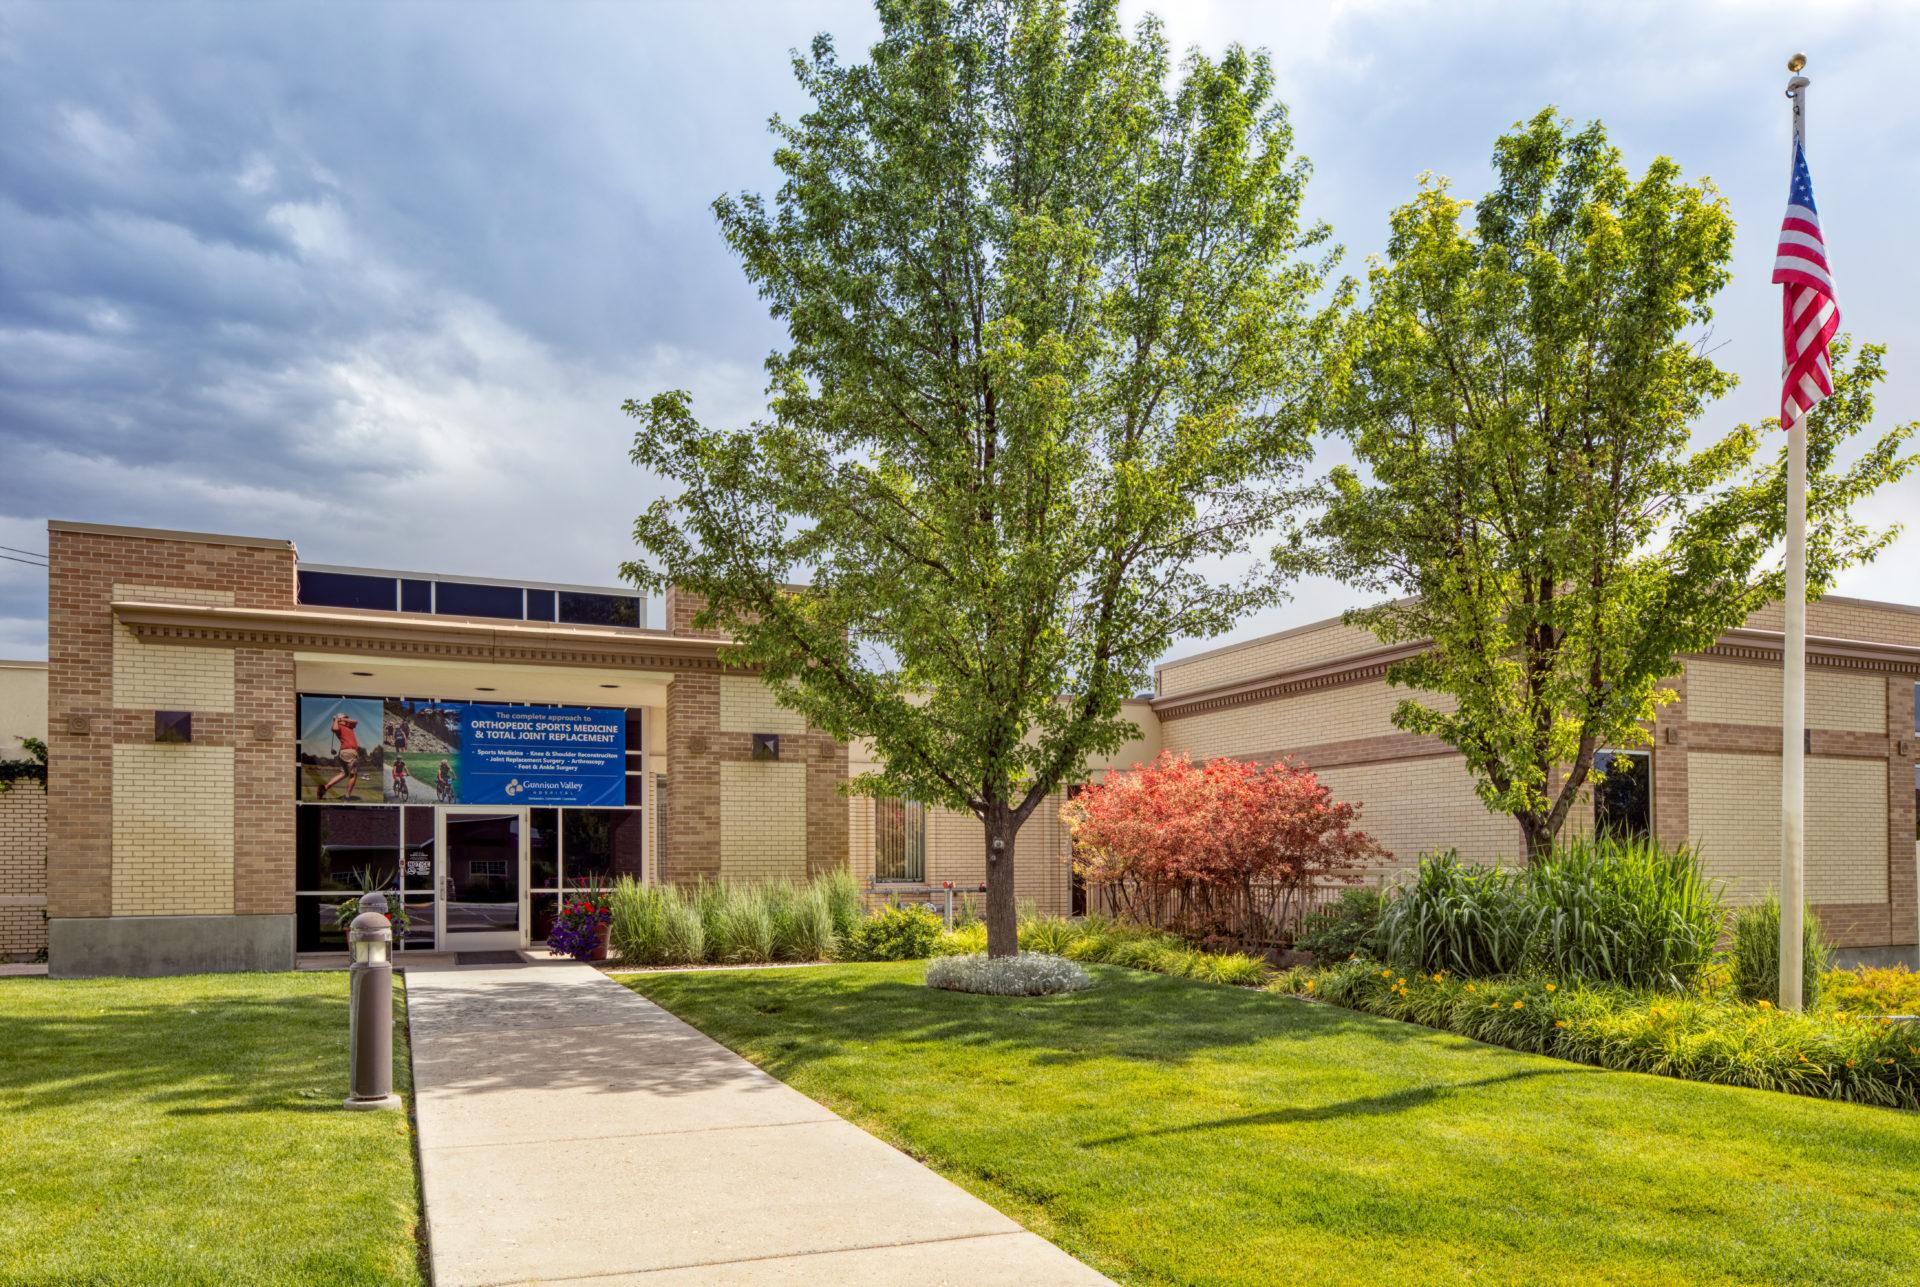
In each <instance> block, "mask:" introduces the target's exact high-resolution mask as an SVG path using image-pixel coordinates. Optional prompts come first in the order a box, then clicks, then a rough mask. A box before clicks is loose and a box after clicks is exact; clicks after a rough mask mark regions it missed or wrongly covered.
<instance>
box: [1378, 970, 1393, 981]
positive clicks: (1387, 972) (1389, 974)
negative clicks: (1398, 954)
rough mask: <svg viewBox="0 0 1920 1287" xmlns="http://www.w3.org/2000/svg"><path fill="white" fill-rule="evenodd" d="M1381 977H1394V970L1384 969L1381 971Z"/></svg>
mask: <svg viewBox="0 0 1920 1287" xmlns="http://www.w3.org/2000/svg"><path fill="white" fill-rule="evenodd" d="M1380 977H1381V978H1383V979H1390V978H1392V977H1393V971H1392V970H1382V971H1380Z"/></svg>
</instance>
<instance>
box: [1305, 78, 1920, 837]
mask: <svg viewBox="0 0 1920 1287" xmlns="http://www.w3.org/2000/svg"><path fill="white" fill-rule="evenodd" d="M1493 164H1494V174H1495V182H1494V186H1493V190H1492V191H1491V192H1489V193H1488V194H1487V195H1486V196H1485V197H1484V198H1483V199H1482V200H1481V201H1480V202H1479V204H1478V205H1477V206H1470V205H1469V203H1467V202H1465V201H1462V200H1460V199H1458V198H1456V197H1454V196H1453V195H1452V193H1451V192H1450V191H1449V189H1448V186H1447V184H1446V182H1445V181H1444V180H1435V179H1427V180H1423V182H1422V184H1421V188H1420V191H1419V194H1418V195H1417V196H1416V197H1415V198H1414V199H1413V201H1411V202H1410V203H1408V204H1407V205H1405V206H1402V207H1401V208H1400V209H1398V210H1397V211H1395V212H1394V214H1393V217H1392V233H1391V237H1390V239H1389V242H1388V247H1387V253H1386V255H1385V257H1384V258H1383V259H1382V260H1380V261H1378V262H1376V263H1375V264H1374V265H1373V266H1372V269H1371V272H1370V275H1369V276H1370V291H1369V298H1368V299H1367V301H1366V303H1365V305H1364V306H1363V307H1360V308H1358V309H1356V310H1355V311H1354V312H1353V313H1352V315H1351V316H1350V318H1349V319H1348V320H1347V322H1346V323H1345V325H1344V327H1343V331H1342V335H1341V339H1340V349H1341V356H1340V359H1339V362H1338V364H1337V366H1338V373H1337V377H1336V379H1335V380H1334V382H1333V385H1332V388H1331V390H1330V397H1329V399H1328V402H1327V404H1326V405H1325V408H1324V418H1323V421H1322V423H1323V425H1324V427H1326V428H1328V429H1330V430H1333V431H1335V432H1337V433H1339V434H1341V435H1343V436H1344V437H1345V438H1346V439H1347V440H1348V441H1349V442H1350V443H1351V444H1352V446H1353V450H1354V454H1355V457H1356V459H1357V461H1358V463H1359V465H1360V466H1361V469H1360V470H1359V471H1356V470H1353V469H1346V468H1342V469H1338V470H1336V471H1335V472H1334V474H1333V477H1332V478H1331V480H1330V485H1329V487H1328V489H1327V491H1326V494H1325V499H1326V502H1327V505H1326V509H1325V510H1324V513H1323V514H1322V516H1321V517H1320V518H1319V520H1318V521H1317V524H1316V530H1317V534H1318V536H1319V538H1320V542H1321V544H1320V549H1321V552H1322V553H1323V554H1325V555H1326V556H1327V557H1328V558H1329V560H1330V563H1331V566H1332V567H1333V568H1334V569H1335V570H1336V571H1337V572H1338V573H1339V574H1341V575H1342V576H1343V577H1344V578H1345V579H1347V580H1348V581H1350V582H1351V583H1353V584H1355V585H1358V586H1361V587H1364V588H1367V589H1370V590H1373V591H1376V592H1381V593H1384V594H1387V595H1391V596H1394V597H1393V599H1392V601H1390V602H1386V603H1382V604H1380V605H1379V606H1377V607H1373V608H1368V609H1365V610H1362V611H1357V612H1353V613H1350V614H1349V619H1350V620H1353V621H1356V622H1358V623H1360V624H1363V625H1365V626H1367V627H1369V628H1371V629H1372V630H1373V631H1374V633H1375V634H1376V635H1378V636H1379V637H1380V638H1381V639H1382V640H1383V641H1386V642H1390V643H1400V642H1409V641H1414V640H1430V641H1431V645H1432V646H1431V647H1430V649H1428V650H1427V651H1425V652H1423V653H1421V654H1420V655H1418V656H1416V657H1414V658H1412V659H1410V660H1407V661H1403V662H1400V663H1399V664H1397V665H1395V666H1393V667H1392V668H1391V669H1390V671H1389V679H1390V680H1391V681H1392V682H1394V683H1396V684H1403V685H1406V686H1408V687H1410V688H1414V689H1418V690H1423V691H1424V693H1425V694H1426V696H1425V697H1424V698H1418V697H1416V698H1409V699H1407V700H1405V701H1403V702H1402V703H1401V704H1400V706H1399V708H1398V709H1397V711H1396V712H1395V715H1394V720H1395V723H1396V724H1397V725H1398V726H1399V727H1401V728H1403V729H1407V730H1409V731H1412V732H1416V733H1424V734H1431V735H1433V736H1436V737H1439V738H1441V739H1442V740H1444V741H1446V742H1447V743H1448V744H1450V745H1452V746H1454V747H1456V748H1458V749H1459V750H1460V751H1461V752H1462V754H1463V755H1464V756H1465V758H1466V761H1467V765H1468V768H1469V769H1470V770H1471V771H1472V773H1473V774H1474V776H1475V779H1476V782H1477V785H1478V789H1479V793H1480V796H1481V798H1482V799H1483V800H1484V801H1485V802H1486V804H1487V806H1488V807H1489V808H1492V809H1497V810H1501V811H1504V812H1507V813H1511V814H1512V815H1513V816H1514V817H1515V819H1516V820H1517V821H1518V823H1519V827H1520V831H1521V835H1522V838H1523V841H1524V843H1525V845H1526V848H1527V852H1528V853H1529V854H1530V855H1537V854H1539V853H1540V852H1542V851H1543V850H1544V848H1545V847H1546V845H1547V844H1548V843H1549V842H1550V841H1551V840H1552V838H1553V837H1554V836H1555V835H1556V834H1557V833H1558V832H1559V830H1560V827H1561V825H1562V824H1563V823H1564V822H1565V820H1566V817H1567V814H1568V810H1569V809H1570V807H1571V806H1572V804H1573V803H1574V800H1575V798H1576V796H1577V795H1578V793H1579V791H1580V789H1581V787H1582V786H1584V785H1585V784H1587V783H1588V782H1589V781H1591V780H1593V778H1594V776H1595V771H1594V769H1593V753H1594V751H1595V750H1596V749H1598V748H1602V747H1630V746H1633V745H1635V744H1639V743H1645V742H1647V741H1648V740H1649V735H1648V733H1647V732H1646V729H1645V722H1646V721H1648V720H1650V719H1651V718H1652V716H1653V714H1654V710H1655V708H1656V706H1657V705H1659V704H1660V703H1661V702H1663V701H1665V700H1668V699H1670V698H1671V696H1672V693H1671V691H1670V690H1668V689H1664V688H1662V687H1661V681H1662V680H1663V679H1665V678H1667V677H1669V676H1671V675H1673V674H1675V673H1676V672H1677V671H1678V669H1679V658H1680V656H1681V655H1682V654H1685V653H1688V652H1693V651H1697V650H1699V649H1702V648H1705V647H1707V646H1709V645H1710V644H1712V643H1713V641H1714V640H1715V638H1717V637H1718V636H1719V635H1720V634H1721V632H1723V631H1725V630H1727V629H1728V628H1730V627H1734V626H1738V625H1740V624H1741V623H1742V622H1744V621H1745V620H1746V619H1747V617H1748V616H1749V615H1750V614H1751V613H1752V612H1753V611H1754V610H1755V609H1757V608H1759V607H1760V606H1762V605H1763V604H1765V603H1767V602H1768V601H1770V600H1772V599H1776V598H1778V597H1779V596H1780V594H1781V593H1782V577H1781V572H1780V569H1779V566H1778V563H1777V560H1776V557H1775V547H1776V545H1777V543H1778V541H1779V540H1780V538H1781V536H1782V534H1783V531H1784V525H1785V502H1784V498H1785V474H1784V468H1785V464H1784V462H1785V455H1784V437H1782V436H1776V435H1775V434H1772V433H1769V432H1766V431H1767V430H1770V429H1777V424H1775V423H1772V422H1769V423H1767V424H1764V425H1763V426H1762V427H1761V429H1759V430H1756V429H1754V428H1753V427H1751V426H1746V425H1742V426H1741V427H1739V428H1737V429H1735V430H1733V431H1732V432H1731V433H1728V434H1726V435H1724V436H1722V437H1720V438H1718V439H1717V440H1714V441H1712V442H1709V443H1708V444H1707V445H1705V446H1704V447H1701V448H1700V449H1698V450H1696V449H1695V448H1694V446H1693V435H1692V432H1691V428H1690V426H1691V425H1692V424H1693V423H1694V422H1695V421H1696V420H1697V419H1698V418H1699V417H1700V415H1701V414H1702V412H1703V411H1704V410H1705V408H1706V406H1707V404H1708V403H1709V402H1710V401H1711V400H1713V399H1715V398H1717V397H1720V396H1721V395H1723V394H1725V393H1727V392H1728V391H1729V390H1730V389H1731V388H1732V387H1733V378H1732V377H1731V376H1730V375H1728V374H1727V373H1726V372H1724V371H1722V370H1721V369H1720V368H1719V367H1717V366H1716V365H1715V364H1714V362H1713V360H1712V358H1711V356H1710V355H1709V353H1708V352H1707V348H1706V344H1705V341H1704V339H1703V338H1701V336H1702V332H1703V329H1704V328H1705V326H1706V324H1707V323H1708V322H1709V320H1710V318H1711V316H1712V311H1711V308H1710V301H1711V300H1712V298H1713V296H1714V294H1715V293H1716V292H1717V291H1718V290H1719V289H1720V288H1721V287H1722V286H1723V285H1724V284H1725V283H1726V281H1727V277H1728V264H1729V262H1730V260H1731V256H1732V250H1733V220H1732V218H1731V216H1730V215H1729V213H1728V211H1727V208H1726V204H1725V202H1724V201H1722V200H1721V198H1720V197H1719V195H1718V194H1717V193H1716V192H1715V190H1714V189H1713V187H1712V185H1711V184H1710V183H1708V182H1706V181H1700V182H1688V181H1687V180H1685V179H1684V178H1683V177H1682V175H1681V173H1680V169H1679V167H1678V166H1677V165H1676V164H1675V163H1674V162H1673V161H1671V160H1669V159H1667V158H1665V157H1661V158H1657V159H1656V160H1655V161H1654V162H1653V163H1652V164H1651V165H1649V166H1648V167H1647V170H1646V172H1645V173H1644V174H1642V175H1641V176H1639V177H1638V178H1637V179H1636V178H1634V177H1632V176H1631V175H1630V174H1629V173H1628V171H1627V169H1626V167H1625V165H1624V164H1623V163H1622V161H1621V157H1620V152H1619V150H1618V149H1617V148H1615V147H1613V146H1612V145H1611V144H1609V143H1608V142H1607V136H1606V133H1605V131H1604V130H1603V129H1602V127H1601V126H1600V124H1599V123H1598V122H1595V123H1593V124H1590V125H1588V126H1586V127H1585V128H1583V129H1579V130H1574V129H1573V128H1572V126H1571V125H1570V123H1569V122H1567V121H1565V120H1564V119H1563V118H1561V117H1559V116H1558V115H1557V114H1556V113H1554V112H1553V111H1552V110H1551V109H1549V110H1547V111H1543V112H1541V113H1540V114H1539V115H1538V116H1536V117H1534V118H1533V119H1532V120H1531V121H1529V122H1526V123H1524V124H1522V125H1519V126H1516V127H1515V131H1514V132H1513V133H1511V134H1508V135H1506V136H1505V137H1503V138H1501V139H1500V140H1499V142H1498V143H1497V144H1496V145H1495V148H1494V157H1493ZM1881 357H1882V351H1881V350H1880V349H1879V348H1877V347H1873V346H1867V347H1864V348H1861V349H1860V350H1859V351H1858V352H1857V354H1854V355H1852V357H1851V359H1850V360H1849V357H1848V346H1847V345H1845V344H1844V343H1843V344H1842V345H1841V346H1840V349H1839V352H1838V361H1837V363H1836V373H1835V386H1836V394H1835V397H1834V398H1832V399H1831V400H1829V401H1828V402H1826V403H1825V404H1823V405H1822V406H1821V407H1820V408H1818V410H1816V411H1815V412H1814V413H1813V415H1812V416H1811V417H1810V420H1809V439H1808V465H1809V480H1810V481H1809V495H1808V532H1809V537H1808V548H1809V556H1808V587H1809V592H1810V593H1813V594H1818V593H1819V592H1821V591H1822V590H1823V589H1824V588H1825V587H1827V586H1828V585H1830V584H1831V582H1832V580H1833V577H1834V575H1835V573H1837V572H1838V571H1839V570H1840V569H1842V568H1845V567H1847V566H1849V565H1851V564H1854V563H1857V562H1860V561H1862V560H1865V559H1871V558H1872V557H1873V556H1874V555H1875V554H1876V553H1878V552H1879V551H1880V550H1881V549H1883V548H1884V547H1885V546H1886V544H1887V542H1888V541H1889V540H1891V539H1892V537H1893V535H1894V530H1893V529H1872V528H1869V527H1867V526H1865V525H1863V524H1861V523H1859V522H1858V521H1856V520H1854V519H1853V518H1852V517H1850V515H1851V511H1852V507H1853V505H1854V503H1855V502H1857V501H1859V500H1860V499H1861V498H1863V497H1865V496H1867V495H1868V494H1869V493H1871V492H1872V491H1873V490H1874V489H1876V488H1878V487H1880V486H1882V485H1884V484H1885V483H1887V482H1889V481H1892V480H1894V479H1897V478H1899V477H1901V476H1902V475H1903V474H1905V473H1906V472H1907V470H1909V469H1910V468H1911V467H1912V466H1913V464H1914V457H1912V456H1911V455H1904V454H1903V452H1904V451H1905V449H1906V446H1907V444H1908V442H1909V440H1910V439H1911V436H1912V434H1913V431H1914V426H1913V425H1906V426H1902V427H1899V428H1896V429H1892V430H1889V431H1887V432H1886V433H1884V434H1882V435H1881V436H1880V437H1879V438H1877V439H1876V440H1874V441H1872V442H1871V443H1870V444H1866V445H1864V449H1862V450H1859V451H1858V453H1857V454H1853V455H1852V462H1851V463H1850V464H1843V463H1842V456H1843V454H1850V453H1849V452H1848V451H1847V449H1848V448H1849V447H1850V445H1857V444H1854V440H1855V439H1856V438H1858V437H1860V436H1861V435H1863V434H1865V433H1866V432H1867V431H1868V426H1869V425H1870V423H1871V421H1872V417H1873V389H1874V386H1875V385H1876V384H1878V383H1879V381H1880V379H1881V374H1882V371H1881Z"/></svg>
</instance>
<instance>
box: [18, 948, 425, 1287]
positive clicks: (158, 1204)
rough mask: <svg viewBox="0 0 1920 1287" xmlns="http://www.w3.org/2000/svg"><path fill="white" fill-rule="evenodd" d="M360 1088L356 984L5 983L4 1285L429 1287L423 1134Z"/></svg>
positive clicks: (210, 980)
mask: <svg viewBox="0 0 1920 1287" xmlns="http://www.w3.org/2000/svg"><path fill="white" fill-rule="evenodd" d="M394 1046H395V1051H396V1056H397V1057H396V1060H395V1063H396V1068H395V1080H396V1082H397V1083H398V1084H397V1085H396V1086H395V1090H396V1091H398V1092H399V1093H401V1094H403V1095H404V1094H407V1093H409V1085H408V1081H407V1068H408V1063H407V1051H406V1029H405V1025H404V1024H403V1023H397V1024H396V1027H395V1031H394ZM346 1076H347V975H346V974H345V973H344V972H327V973H305V974H223V975H200V976H190V977H183V978H170V979H86V980H49V979H44V978H13V979H0V1126H3V1128H4V1140H3V1141H0V1283H3V1284H10V1285H11V1284H18V1285H20V1287H27V1285H28V1284H33V1285H35V1287H42V1285H44V1284H53V1283H74V1284H83V1283H84V1284H94V1283H98V1284H103V1285H104V1284H116V1285H117V1284H121V1283H127V1284H146V1283H164V1284H189V1283H194V1284H197V1283H205V1284H228V1283H248V1284H286V1285H287V1287H311V1284H316V1283H325V1284H329V1287H332V1285H333V1284H382V1285H386V1284H418V1283H420V1282H422V1281H423V1280H424V1279H423V1275H422V1273H421V1270H420V1265H419V1260H418V1249H417V1244H416V1242H415V1239H414V1230H415V1227H416V1225H417V1224H418V1222H419V1199H418V1196H417V1191H416V1188H415V1184H414V1166H413V1140H412V1130H411V1127H410V1126H409V1124H408V1120H407V1114H406V1113H404V1112H357V1113H356V1112H348V1111H346V1110H345V1109H343V1108H342V1107H341V1106H340V1101H341V1100H342V1099H343V1098H344V1097H345V1095H346V1092H347V1087H346Z"/></svg>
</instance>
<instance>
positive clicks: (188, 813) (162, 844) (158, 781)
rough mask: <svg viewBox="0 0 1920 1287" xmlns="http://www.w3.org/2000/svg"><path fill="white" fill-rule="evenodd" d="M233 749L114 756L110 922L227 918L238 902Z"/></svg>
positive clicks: (132, 751) (134, 746)
mask: <svg viewBox="0 0 1920 1287" xmlns="http://www.w3.org/2000/svg"><path fill="white" fill-rule="evenodd" d="M233 782H234V776H233V748H232V747H230V746H198V745H190V746H172V745H155V744H148V745H141V744H139V743H128V744H122V745H116V746H115V747H114V748H113V914H114V915H115V916H194V915H200V916H226V915H231V914H232V913H233V910H234V902H233V886H234V876H233V816H234V807H233V801H234V794H233Z"/></svg>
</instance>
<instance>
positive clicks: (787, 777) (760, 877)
mask: <svg viewBox="0 0 1920 1287" xmlns="http://www.w3.org/2000/svg"><path fill="white" fill-rule="evenodd" d="M721 682H722V683H723V684H724V683H725V681H724V680H722V681H721ZM806 853H807V766H806V765H805V764H804V763H798V764H795V763H787V762H784V761H782V762H780V763H773V764H768V763H755V762H753V761H750V760H745V761H743V760H728V761H723V762H722V763H721V765H720V874H721V875H722V876H724V877H726V878H728V879H729V880H745V881H755V882H757V881H764V880H785V879H795V878H798V877H801V876H804V875H805V874H806Z"/></svg>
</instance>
